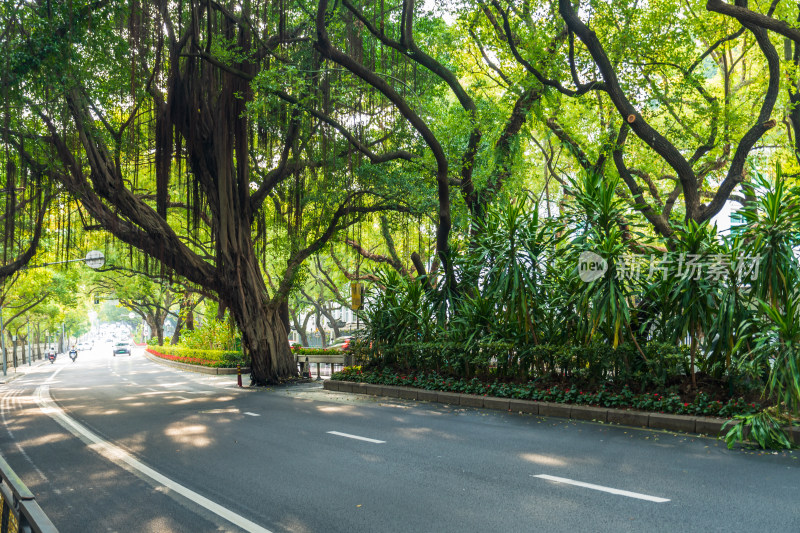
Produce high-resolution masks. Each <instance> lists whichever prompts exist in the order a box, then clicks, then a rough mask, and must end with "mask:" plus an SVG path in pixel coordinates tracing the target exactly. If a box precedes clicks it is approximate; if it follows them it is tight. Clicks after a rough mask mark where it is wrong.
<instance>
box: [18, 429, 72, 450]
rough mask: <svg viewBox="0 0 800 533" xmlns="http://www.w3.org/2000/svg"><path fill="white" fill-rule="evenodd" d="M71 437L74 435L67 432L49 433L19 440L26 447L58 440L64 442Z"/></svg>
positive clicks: (53, 442)
mask: <svg viewBox="0 0 800 533" xmlns="http://www.w3.org/2000/svg"><path fill="white" fill-rule="evenodd" d="M71 438H72V437H71V436H70V435H68V434H66V433H48V434H46V435H41V436H39V437H36V438H33V439H26V440H20V441H18V444H19V445H20V446H21V447H22V448H23V449H24V448H30V447H33V446H47V445H49V444H55V443H56V442H62V441H65V440H68V439H71Z"/></svg>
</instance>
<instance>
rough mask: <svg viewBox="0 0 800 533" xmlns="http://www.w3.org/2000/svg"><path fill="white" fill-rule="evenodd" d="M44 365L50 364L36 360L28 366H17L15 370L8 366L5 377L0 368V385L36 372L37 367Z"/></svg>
mask: <svg viewBox="0 0 800 533" xmlns="http://www.w3.org/2000/svg"><path fill="white" fill-rule="evenodd" d="M44 364H50V362H49V361H48V360H47V359H42V360H41V361H40V360H38V359H37V360H36V361H33V363H31V365H30V366H29V365H28V363H25V364H24V365H19V366H18V367H16V368H14V366H13V365H11V364H9V365H8V368H7V370H6V375H5V376H3V372H2V368H0V385H4V384H7V383H11V382H12V381H14V380H15V379H17V378H21V377H22V376H24V375H25V374H27V373H28V372H31V371H33V370H36V368H37V367H39V366H41V365H44ZM0 365H2V362H0Z"/></svg>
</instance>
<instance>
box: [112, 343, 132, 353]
mask: <svg viewBox="0 0 800 533" xmlns="http://www.w3.org/2000/svg"><path fill="white" fill-rule="evenodd" d="M112 355H113V356H114V357H116V356H118V355H131V345H130V343H127V342H118V343H116V344H114V349H113V354H112Z"/></svg>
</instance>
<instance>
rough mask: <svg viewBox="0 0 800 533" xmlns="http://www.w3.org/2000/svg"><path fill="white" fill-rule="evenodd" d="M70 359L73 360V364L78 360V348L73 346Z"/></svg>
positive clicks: (70, 350)
mask: <svg viewBox="0 0 800 533" xmlns="http://www.w3.org/2000/svg"><path fill="white" fill-rule="evenodd" d="M69 358H70V359H72V362H73V363H74V362H75V359H77V358H78V348H77V347H76V346H75V345H74V344H73V345H72V348H70V349H69Z"/></svg>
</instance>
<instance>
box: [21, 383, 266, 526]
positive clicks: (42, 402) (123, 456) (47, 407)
mask: <svg viewBox="0 0 800 533" xmlns="http://www.w3.org/2000/svg"><path fill="white" fill-rule="evenodd" d="M52 377H53V376H51V379H52ZM36 402H37V403H38V404H39V407H40V408H41V410H42V411H43V412H45V413H46V414H48V415H49V416H50V417H52V418H53V420H55V421H56V422H58V423H59V424H60V425H61V426H63V427H64V429H66V430H67V431H69V432H70V433H72V434H73V435H75V436H76V437H78V438H80V439H81V440H83V441H85V442H89V443H90V444H89V448H91V449H92V450H94V451H95V452H97V453H99V454H100V455H102V456H103V457H105V458H106V459H108V460H109V461H111V462H113V463H116V464H119V463H124V464H126V465H127V466H128V467H130V468H133V469H135V470H137V471H138V472H140V473H142V474H144V475H145V476H147V477H149V478H150V479H152V480H153V481H155V482H156V483H158V484H159V485H162V486H164V487H166V488H168V489H169V490H173V491H175V492H177V493H178V494H180V495H181V496H183V497H185V498H187V499H189V500H191V501H193V502H195V503H196V504H198V505H200V506H201V507H204V508H206V509H208V510H209V511H211V512H212V513H214V514H215V515H217V516H219V517H220V518H222V519H224V520H227V521H228V522H230V523H231V524H234V525H235V526H237V527H240V528H242V529H244V530H245V531H248V532H251V533H271V531H270V530H268V529H265V528H263V527H261V526H259V525H258V524H256V523H255V522H251V521H250V520H248V519H246V518H244V517H243V516H240V515H238V514H236V513H234V512H233V511H231V510H229V509H226V508H225V507H222V506H221V505H219V504H217V503H214V502H212V501H211V500H209V499H208V498H206V497H205V496H201V495H200V494H198V493H196V492H195V491H193V490H191V489H189V488H187V487H184V486H183V485H181V484H180V483H177V482H176V481H173V480H171V479H170V478H168V477H166V476H165V475H163V474H161V473H159V472H157V471H155V470H153V469H152V468H150V467H149V466H147V465H145V464H144V463H142V462H141V461H138V460H137V459H135V458H134V457H133V456H131V454H129V453H128V452H126V451H125V450H123V449H122V448H120V447H119V446H115V445H113V444H111V443H110V442H107V441H105V440H103V439H101V438H100V437H99V436H98V435H97V434H96V433H94V432H92V431H91V430H89V429H87V428H86V427H85V426H83V425H82V424H80V423H79V422H77V421H76V420H74V419H72V418H70V417H69V416H68V415H67V414H66V413H65V412H64V411H62V410H61V408H60V407H58V405H56V403H55V402H54V401H53V400H52V398H50V385H47V384H45V385H40V386H39V387H38V388H37V389H36Z"/></svg>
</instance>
